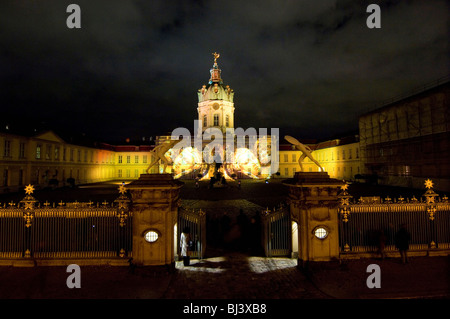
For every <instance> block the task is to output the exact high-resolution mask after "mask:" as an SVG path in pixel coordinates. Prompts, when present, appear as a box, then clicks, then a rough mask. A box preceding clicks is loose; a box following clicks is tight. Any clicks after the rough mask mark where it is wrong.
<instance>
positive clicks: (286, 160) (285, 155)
mask: <svg viewBox="0 0 450 319" xmlns="http://www.w3.org/2000/svg"><path fill="white" fill-rule="evenodd" d="M288 161H289V159H288V155H287V154H284V162H285V163H287V162H288ZM286 175H287V174H286Z"/></svg>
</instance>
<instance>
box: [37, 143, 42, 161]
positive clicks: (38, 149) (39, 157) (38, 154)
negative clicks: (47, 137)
mask: <svg viewBox="0 0 450 319" xmlns="http://www.w3.org/2000/svg"><path fill="white" fill-rule="evenodd" d="M41 147H42V146H41V145H40V144H38V145H36V159H41Z"/></svg>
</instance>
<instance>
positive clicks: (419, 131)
mask: <svg viewBox="0 0 450 319" xmlns="http://www.w3.org/2000/svg"><path fill="white" fill-rule="evenodd" d="M218 57H219V56H218V54H216V55H215V59H214V65H213V67H212V69H211V70H210V73H211V76H210V79H209V81H208V84H207V85H203V86H202V87H201V88H200V89H199V90H198V92H197V94H198V107H197V110H198V123H200V125H201V129H200V127H198V129H197V133H199V134H203V137H205V133H207V132H208V131H210V130H216V132H221V133H222V134H223V138H222V139H219V140H216V144H215V146H214V148H212V149H211V150H210V151H209V153H208V152H205V151H204V152H203V154H207V156H206V157H208V156H211V157H213V158H215V159H217V158H218V156H220V158H221V162H224V161H226V159H228V161H226V163H224V164H222V165H215V164H208V163H207V161H206V159H205V155H204V156H203V157H200V156H201V154H200V153H199V152H198V151H197V149H196V148H195V147H191V148H189V147H184V148H182V151H181V152H179V154H178V155H177V156H176V157H175V156H171V155H172V154H171V152H172V150H169V151H168V152H167V153H166V154H165V156H166V158H172V157H173V158H174V160H173V161H171V163H170V165H168V166H167V167H166V172H168V173H173V176H174V177H175V178H198V177H201V178H203V179H209V178H210V177H212V176H215V175H216V174H217V172H220V173H222V176H223V177H224V178H255V179H266V178H290V177H292V176H293V175H294V174H295V173H296V172H298V171H299V170H300V166H299V163H298V160H299V158H300V156H301V155H302V152H301V151H299V150H297V149H295V148H294V145H292V144H289V143H287V141H285V140H284V139H283V138H282V137H281V138H280V141H279V144H278V150H272V149H271V137H270V135H269V136H267V137H266V136H262V135H259V136H257V137H256V146H255V147H256V148H257V149H258V152H257V154H259V156H255V155H254V154H255V153H254V152H251V151H250V150H249V147H250V146H251V145H253V144H251V143H250V142H251V141H252V137H251V136H246V137H245V141H244V144H243V145H242V144H237V141H236V137H235V136H234V133H235V132H236V130H237V129H235V125H234V124H235V122H234V109H235V107H234V102H233V98H234V91H233V90H232V89H231V88H230V86H228V85H225V84H224V83H223V80H222V78H221V70H220V68H219V66H218V64H217V58H218ZM449 83H450V82H449V81H448V78H446V79H445V80H444V81H441V82H440V83H436V85H434V86H431V87H429V88H427V89H424V90H422V91H421V92H418V93H416V94H414V95H411V96H408V97H406V98H403V99H400V100H398V101H396V102H393V103H390V104H388V105H384V106H382V107H381V108H378V109H376V110H374V111H371V112H369V113H367V114H363V115H362V116H361V117H360V119H359V134H354V135H352V136H345V137H342V138H339V139H333V140H327V141H320V142H317V141H309V142H308V141H302V140H301V139H300V141H302V143H303V144H305V145H307V146H309V147H310V148H311V150H313V153H312V155H313V156H314V158H315V159H316V160H317V161H318V162H319V163H320V164H321V166H322V167H323V169H324V170H325V171H326V172H328V174H329V175H330V177H332V178H337V179H342V180H348V181H350V180H360V179H368V180H372V181H375V182H378V183H379V184H386V185H397V186H407V187H417V188H421V187H422V183H423V180H424V179H427V178H430V179H432V180H433V182H434V183H435V189H436V190H443V191H450V165H449V163H450V145H449V141H450V133H449V131H450V112H449V100H450V98H449ZM208 129H209V130H208ZM227 133H228V137H230V135H231V141H233V144H232V145H233V148H232V149H231V150H230V149H229V148H227V145H229V144H226V143H225V140H226V137H227ZM270 133H271V132H267V134H270ZM168 139H170V136H158V137H156V139H155V144H154V145H129V144H126V145H109V144H97V145H95V146H94V145H82V144H81V143H75V142H72V143H70V142H67V141H65V140H63V139H62V138H61V137H60V136H58V135H57V134H56V133H54V132H53V131H46V132H41V133H37V134H34V135H26V134H17V133H14V132H13V129H12V128H8V127H3V128H2V131H1V132H0V178H1V180H0V193H1V192H9V191H17V190H19V189H20V188H21V187H23V186H24V185H27V184H33V185H35V187H36V188H39V187H41V188H43V187H48V186H54V187H57V186H64V185H67V184H68V183H75V184H87V183H94V182H104V181H130V180H134V179H137V178H139V176H140V175H141V174H143V173H146V170H147V168H148V167H149V164H150V163H151V162H152V160H153V159H154V155H153V153H152V150H153V149H154V148H155V147H157V146H158V145H161V144H163V143H165V142H166V141H167V140H168ZM211 140H212V139H205V138H203V139H202V141H201V143H202V144H201V147H202V149H203V150H204V149H205V147H207V145H208V144H210V143H211ZM253 141H254V140H253ZM191 142H192V144H191V145H192V146H194V142H195V141H194V136H193V137H191ZM239 145H240V147H239ZM262 145H267V148H264V149H262V148H261V146H262ZM208 154H209V155H208ZM271 156H277V157H278V162H279V165H278V170H277V171H272V170H271V166H270V162H269V164H267V162H265V161H264V157H269V158H270V157H271ZM230 159H231V161H230ZM303 169H304V171H306V172H314V171H318V170H319V167H318V166H317V165H315V164H314V163H312V162H311V161H310V160H309V159H308V158H306V159H305V160H304V162H303ZM162 170H163V165H162V163H161V161H159V163H158V165H154V166H152V167H151V169H150V171H149V173H158V172H159V173H161V172H162Z"/></svg>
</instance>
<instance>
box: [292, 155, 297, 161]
mask: <svg viewBox="0 0 450 319" xmlns="http://www.w3.org/2000/svg"><path fill="white" fill-rule="evenodd" d="M292 161H293V162H295V161H296V155H295V154H292Z"/></svg>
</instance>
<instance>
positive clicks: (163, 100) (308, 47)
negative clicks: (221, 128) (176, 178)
mask: <svg viewBox="0 0 450 319" xmlns="http://www.w3.org/2000/svg"><path fill="white" fill-rule="evenodd" d="M70 3H76V4H78V5H79V6H80V7H81V29H69V28H67V26H66V19H67V17H68V16H69V13H66V8H67V6H68V5H69V4H70ZM370 3H377V4H379V5H380V7H381V29H369V28H368V27H367V26H366V19H367V17H368V16H369V13H366V8H367V6H368V5H369V4H370ZM449 7H450V4H449V1H443V0H441V1H438V0H427V1H424V0H417V1H406V0H402V1H395V0H392V1H355V0H342V1H339V0H333V1H331V0H314V1H313V0H293V1H281V0H280V1H277V0H273V1H268V0H260V1H187V0H182V1H175V0H161V1H156V0H151V1H150V0H142V1H126V0H121V1H80V0H71V1H63V0H58V1H56V0H55V1H48V0H47V1H36V0H15V1H6V0H2V1H1V2H0V82H1V85H0V105H1V113H0V114H1V118H0V123H2V125H3V126H4V125H6V124H9V126H10V127H11V128H14V127H18V126H26V127H28V128H31V127H33V128H34V127H36V128H37V127H39V128H53V129H55V130H62V129H64V130H65V131H66V132H69V133H71V134H85V135H86V136H89V137H92V138H93V139H96V140H99V141H104V142H115V143H122V142H124V141H125V139H126V138H131V139H132V140H136V139H139V138H142V137H143V136H145V137H149V136H154V135H161V134H167V133H170V132H171V131H172V130H173V129H174V128H176V127H186V128H188V129H189V130H191V131H193V120H194V119H197V102H198V100H197V90H198V89H199V88H201V86H202V85H203V84H207V82H208V79H209V69H210V68H211V67H212V65H213V56H212V54H211V53H212V52H215V51H217V52H220V55H221V56H220V58H219V59H218V64H219V67H220V68H221V69H222V78H223V80H224V82H225V84H228V85H230V86H231V88H232V89H234V91H235V100H234V102H235V127H243V128H248V127H255V128H260V127H265V128H272V127H278V128H280V130H281V132H282V134H290V135H293V136H295V137H297V138H299V139H301V138H318V139H324V138H329V137H332V136H334V135H336V134H343V133H345V132H349V131H352V130H357V118H358V116H359V115H361V114H363V113H365V112H367V111H369V110H371V109H373V108H374V104H375V103H377V102H379V101H382V100H386V99H389V98H391V97H392V96H395V95H399V94H402V93H404V92H407V91H409V90H412V89H414V88H416V87H419V86H421V85H424V84H427V83H429V82H432V81H434V80H436V79H438V78H441V77H444V76H447V75H448V74H450V72H449V69H450V67H449V66H450V64H449V56H450V54H449V45H448V40H449V16H448V13H449V9H450V8H449Z"/></svg>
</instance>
